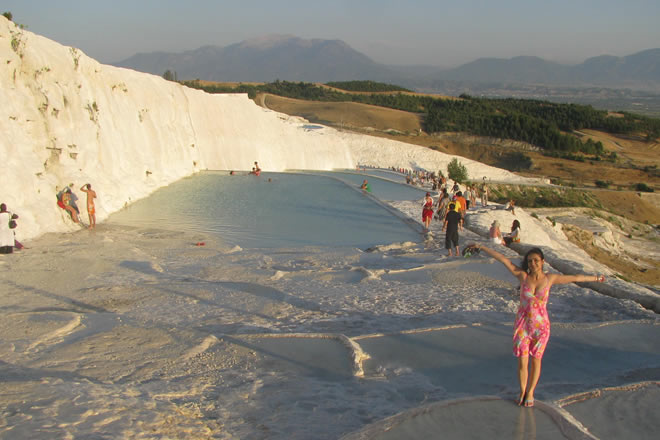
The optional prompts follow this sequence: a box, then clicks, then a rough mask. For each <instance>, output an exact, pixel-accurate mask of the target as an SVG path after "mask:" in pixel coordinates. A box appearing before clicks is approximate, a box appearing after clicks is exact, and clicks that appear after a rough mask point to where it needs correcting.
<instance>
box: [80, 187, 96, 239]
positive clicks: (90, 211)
mask: <svg viewBox="0 0 660 440" xmlns="http://www.w3.org/2000/svg"><path fill="white" fill-rule="evenodd" d="M80 191H82V192H85V193H87V215H88V216H89V229H94V227H95V226H96V206H95V205H94V199H95V198H96V192H95V191H94V190H93V189H92V185H91V184H89V183H88V184H85V185H83V186H82V188H80Z"/></svg>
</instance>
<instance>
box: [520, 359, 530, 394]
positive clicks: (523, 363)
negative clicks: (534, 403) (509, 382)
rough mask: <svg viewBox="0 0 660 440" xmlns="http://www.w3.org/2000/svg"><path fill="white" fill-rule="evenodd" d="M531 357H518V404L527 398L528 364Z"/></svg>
mask: <svg viewBox="0 0 660 440" xmlns="http://www.w3.org/2000/svg"><path fill="white" fill-rule="evenodd" d="M528 361H529V357H528V356H520V357H519V358H518V380H519V381H520V396H518V405H522V403H523V401H524V400H525V391H526V390H527V366H528Z"/></svg>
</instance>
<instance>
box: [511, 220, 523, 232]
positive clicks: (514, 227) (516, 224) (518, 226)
mask: <svg viewBox="0 0 660 440" xmlns="http://www.w3.org/2000/svg"><path fill="white" fill-rule="evenodd" d="M516 228H518V229H520V230H522V228H521V227H520V222H519V221H518V220H514V221H513V225H511V230H512V231H513V230H514V229H516Z"/></svg>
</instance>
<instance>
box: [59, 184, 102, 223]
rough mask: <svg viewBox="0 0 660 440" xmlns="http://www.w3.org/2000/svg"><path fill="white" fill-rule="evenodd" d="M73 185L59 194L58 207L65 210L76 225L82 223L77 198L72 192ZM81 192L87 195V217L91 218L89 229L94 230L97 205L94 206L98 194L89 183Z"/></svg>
mask: <svg viewBox="0 0 660 440" xmlns="http://www.w3.org/2000/svg"><path fill="white" fill-rule="evenodd" d="M72 186H73V184H71V185H69V186H66V187H64V189H62V190H61V191H60V192H58V193H57V206H59V207H60V208H62V209H63V210H65V211H66V212H68V213H69V215H70V216H71V220H73V222H74V223H79V224H80V223H81V221H80V217H79V216H80V210H79V209H78V205H77V204H76V200H77V197H76V195H75V194H74V193H73V191H71V187H72ZM80 191H82V192H84V193H85V194H87V215H88V217H89V229H94V227H96V205H95V204H94V199H95V198H96V192H95V191H94V190H93V189H92V185H91V184H89V183H86V184H84V185H83V186H82V187H81V188H80Z"/></svg>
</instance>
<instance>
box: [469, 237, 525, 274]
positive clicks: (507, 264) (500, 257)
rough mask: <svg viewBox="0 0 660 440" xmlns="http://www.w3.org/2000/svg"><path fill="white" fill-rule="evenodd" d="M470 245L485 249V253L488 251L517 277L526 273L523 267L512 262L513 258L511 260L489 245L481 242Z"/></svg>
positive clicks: (470, 245)
mask: <svg viewBox="0 0 660 440" xmlns="http://www.w3.org/2000/svg"><path fill="white" fill-rule="evenodd" d="M468 247H474V248H477V249H480V250H482V251H484V252H485V253H487V254H488V255H490V256H491V257H493V258H495V259H496V260H497V261H499V262H500V263H502V264H503V265H504V266H505V267H506V268H507V269H509V272H511V273H512V274H513V276H514V277H516V278H521V277H523V276H524V275H525V272H524V271H523V270H522V269H521V268H519V267H518V266H516V265H515V264H513V263H512V262H511V260H509V259H508V258H507V257H505V256H504V255H502V254H500V253H499V252H497V251H496V250H494V249H491V248H488V247H486V246H483V245H480V244H474V243H473V244H469V245H468Z"/></svg>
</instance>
